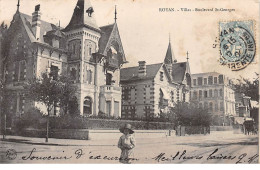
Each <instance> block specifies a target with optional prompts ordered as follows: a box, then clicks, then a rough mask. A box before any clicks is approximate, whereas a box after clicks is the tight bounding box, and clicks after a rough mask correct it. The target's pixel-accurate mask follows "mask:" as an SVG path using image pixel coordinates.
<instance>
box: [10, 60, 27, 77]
mask: <svg viewBox="0 0 260 170" xmlns="http://www.w3.org/2000/svg"><path fill="white" fill-rule="evenodd" d="M25 77H26V63H25V61H24V60H23V61H18V62H15V63H14V75H13V80H14V81H23V80H25Z"/></svg>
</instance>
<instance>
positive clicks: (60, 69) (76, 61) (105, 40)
mask: <svg viewBox="0 0 260 170" xmlns="http://www.w3.org/2000/svg"><path fill="white" fill-rule="evenodd" d="M19 6H20V4H19V1H18V5H17V11H16V13H15V14H14V16H13V20H12V21H11V24H10V27H9V29H8V31H7V38H6V39H5V44H6V46H5V49H6V50H5V52H4V54H3V56H4V58H5V60H4V62H3V63H2V64H3V68H4V70H3V74H4V76H3V78H4V81H5V84H6V88H7V90H8V92H9V94H8V95H7V96H6V97H7V98H9V100H10V101H11V102H10V103H9V106H8V107H7V108H6V113H8V115H7V117H8V119H9V120H10V119H11V117H12V116H14V117H15V116H21V115H22V114H24V113H25V112H26V111H27V110H28V109H30V108H31V107H39V108H41V109H42V110H43V111H45V109H46V108H44V107H43V106H42V105H40V104H39V103H35V102H30V101H28V100H27V99H26V98H25V97H24V91H23V86H22V85H23V84H24V82H26V80H28V79H31V78H34V77H39V76H41V74H42V73H43V72H48V73H51V74H50V75H52V76H53V78H55V76H57V75H58V74H67V75H69V76H70V78H71V80H72V81H73V82H74V84H75V86H77V89H78V91H77V94H76V96H75V97H76V98H77V100H78V104H79V110H80V114H81V115H83V116H88V115H97V114H98V113H99V112H103V113H105V114H107V115H110V116H115V117H120V116H121V87H120V85H119V82H120V68H121V66H122V65H123V64H124V63H125V62H126V58H125V55H124V50H123V46H122V43H121V39H120V35H119V31H118V27H117V22H116V19H117V18H116V10H115V22H114V23H113V24H110V25H106V26H102V27H99V26H98V25H97V24H96V21H95V12H94V11H95V10H94V9H93V7H92V6H91V4H90V2H89V0H78V2H77V4H76V6H75V9H74V12H73V14H72V17H71V20H70V22H69V24H68V25H67V26H66V27H65V28H61V27H60V26H57V25H55V24H52V23H49V22H46V21H43V20H41V15H42V13H41V11H40V5H37V6H35V10H34V12H33V13H32V15H27V14H24V13H22V12H20V11H19ZM43 12H44V11H43ZM1 56H2V54H1ZM60 113H61V110H59V108H58V107H56V108H54V109H53V110H52V113H51V114H52V115H59V114H60Z"/></svg>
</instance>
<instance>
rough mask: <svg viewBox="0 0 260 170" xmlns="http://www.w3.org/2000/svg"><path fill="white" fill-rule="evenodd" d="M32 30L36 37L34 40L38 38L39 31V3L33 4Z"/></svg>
mask: <svg viewBox="0 0 260 170" xmlns="http://www.w3.org/2000/svg"><path fill="white" fill-rule="evenodd" d="M32 31H33V34H34V36H35V38H36V40H39V39H40V32H41V13H40V5H36V6H35V10H34V12H33V13H32Z"/></svg>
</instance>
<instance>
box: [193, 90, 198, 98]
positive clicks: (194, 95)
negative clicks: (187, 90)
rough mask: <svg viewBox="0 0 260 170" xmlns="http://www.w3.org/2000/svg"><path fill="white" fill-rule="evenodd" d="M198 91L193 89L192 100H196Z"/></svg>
mask: <svg viewBox="0 0 260 170" xmlns="http://www.w3.org/2000/svg"><path fill="white" fill-rule="evenodd" d="M197 95H198V92H197V91H193V99H194V100H197V98H198V96H197Z"/></svg>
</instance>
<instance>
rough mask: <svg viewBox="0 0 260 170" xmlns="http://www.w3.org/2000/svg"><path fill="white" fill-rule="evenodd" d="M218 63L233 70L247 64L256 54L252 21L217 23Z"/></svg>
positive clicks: (242, 67)
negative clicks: (218, 39)
mask: <svg viewBox="0 0 260 170" xmlns="http://www.w3.org/2000/svg"><path fill="white" fill-rule="evenodd" d="M219 34H220V35H219V38H220V63H221V64H223V65H228V67H229V68H230V69H231V70H233V71H237V70H241V69H244V68H245V67H246V66H248V65H249V64H250V63H251V62H252V61H253V60H254V57H255V54H256V42H255V39H254V21H252V20H251V21H232V22H220V23H219Z"/></svg>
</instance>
